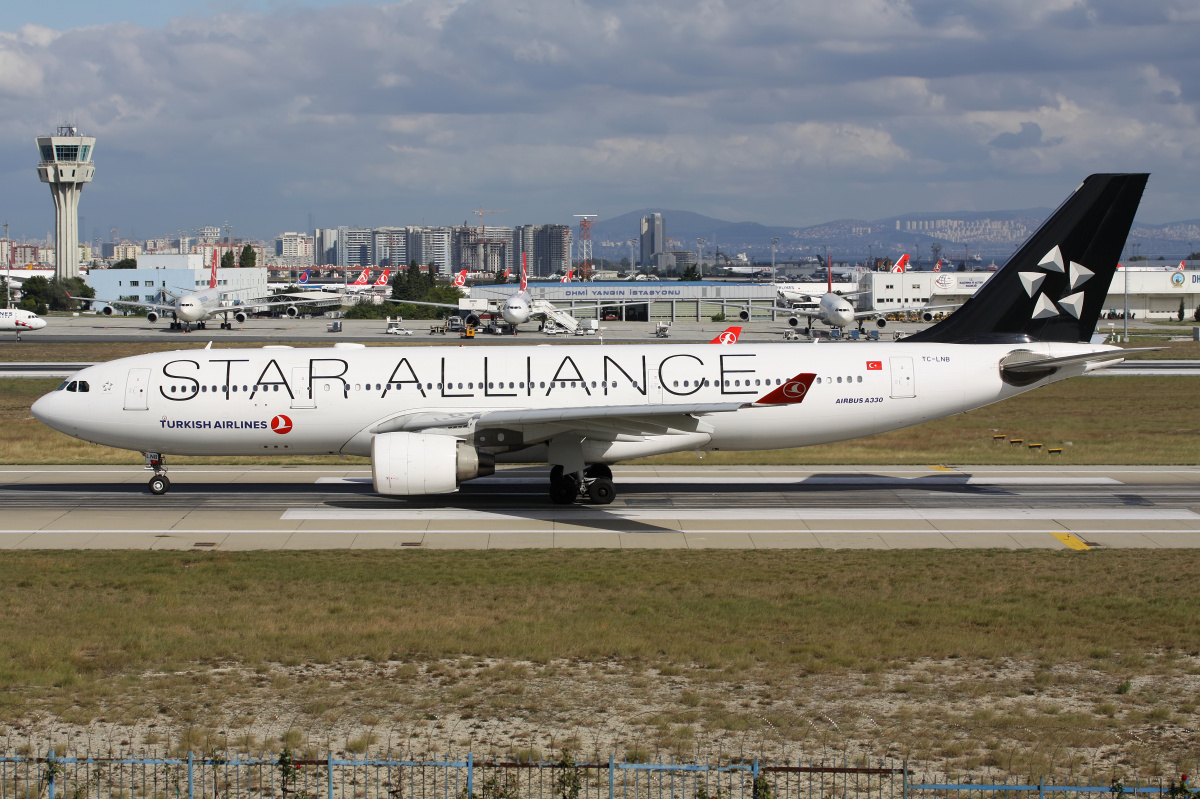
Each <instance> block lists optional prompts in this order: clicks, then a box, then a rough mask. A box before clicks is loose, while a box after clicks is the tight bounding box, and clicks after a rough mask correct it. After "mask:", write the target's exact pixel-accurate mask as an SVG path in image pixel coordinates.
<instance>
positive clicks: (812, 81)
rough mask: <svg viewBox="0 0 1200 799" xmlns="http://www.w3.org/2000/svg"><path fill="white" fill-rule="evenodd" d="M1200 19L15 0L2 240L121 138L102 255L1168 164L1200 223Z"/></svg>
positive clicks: (1007, 192)
mask: <svg viewBox="0 0 1200 799" xmlns="http://www.w3.org/2000/svg"><path fill="white" fill-rule="evenodd" d="M1197 42H1200V2H1197V0H1138V1H1137V2H1130V0H909V1H908V2H905V1H903V0H804V1H803V2H798V1H797V0H788V1H786V2H774V1H773V0H730V1H729V2H722V1H721V0H637V1H636V2H633V1H632V0H604V2H598V1H584V0H410V1H408V2H400V3H394V4H382V5H374V4H369V3H338V2H332V1H330V2H323V1H317V2H308V3H290V2H282V1H281V0H249V1H248V2H221V1H219V2H204V1H203V0H181V1H180V2H174V3H171V2H143V0H112V1H111V2H106V3H95V2H83V0H59V1H57V2H54V3H46V2H44V0H38V2H33V1H32V0H6V2H5V3H4V4H3V5H2V6H0V177H2V179H3V184H2V185H3V187H4V191H3V195H2V199H0V213H2V214H3V217H4V218H3V219H0V223H2V222H4V221H8V222H10V223H12V226H13V227H12V230H13V233H14V234H15V235H17V236H31V237H33V236H45V234H46V232H47V231H48V230H51V229H52V227H53V205H52V203H51V200H50V196H49V191H48V190H47V188H46V187H45V186H43V185H41V184H40V183H39V182H38V181H37V175H36V172H35V168H34V167H35V165H36V162H37V151H36V148H35V145H34V137H35V136H36V135H37V134H38V133H40V132H46V131H50V130H52V129H53V128H54V126H55V125H56V124H58V123H60V122H61V121H63V120H66V119H70V120H72V121H74V122H75V123H76V124H78V126H79V127H80V128H81V129H82V130H83V131H84V132H86V133H87V134H89V135H95V136H96V137H97V138H98V142H97V146H96V152H95V161H96V179H95V182H94V183H93V184H92V185H91V186H89V187H87V188H86V189H85V190H84V193H83V200H82V203H81V206H80V214H81V216H83V217H84V224H85V225H86V228H85V229H84V231H83V232H84V235H85V236H89V237H90V235H91V234H92V231H93V230H97V229H98V230H101V231H103V232H104V233H103V235H104V237H105V238H106V239H107V237H108V230H109V228H111V227H116V228H119V229H120V230H121V231H122V234H128V233H129V232H131V231H132V232H134V233H136V235H137V236H139V237H143V238H144V237H147V236H150V235H158V234H169V233H171V232H173V231H178V230H180V229H193V228H195V227H197V226H199V225H203V224H223V223H225V222H229V223H230V224H231V225H232V226H233V229H234V234H235V235H251V236H256V237H262V238H273V237H274V235H275V234H276V233H278V232H280V231H283V230H301V229H304V228H305V226H306V225H307V221H308V218H309V214H312V216H313V218H314V220H315V222H316V224H317V225H318V226H322V227H324V226H336V225H382V224H419V223H421V222H425V223H428V224H455V223H461V222H462V221H464V220H467V219H473V218H474V217H472V215H471V211H472V209H475V208H478V207H483V208H489V209H504V210H506V211H507V213H504V214H494V215H490V216H489V217H487V220H488V221H489V222H491V223H495V224H521V223H527V222H569V221H572V220H571V217H572V215H573V214H577V213H596V212H598V213H599V214H600V215H601V217H611V216H616V215H618V214H621V213H624V212H627V211H630V210H633V209H636V208H643V207H664V208H675V209H684V210H691V211H696V212H699V213H703V214H708V215H711V216H716V217H720V218H723V219H729V220H734V221H741V220H754V221H759V222H763V223H766V224H778V225H807V224H814V223H817V222H822V221H827V220H830V219H836V218H842V217H858V218H866V219H871V218H878V217H882V216H885V215H888V214H893V213H901V212H906V211H924V210H990V209H1005V208H1026V207H1032V206H1051V207H1052V206H1054V205H1057V204H1058V203H1059V202H1060V201H1061V200H1062V199H1063V198H1064V197H1065V195H1066V194H1067V192H1069V191H1070V190H1071V189H1073V188H1074V187H1075V185H1077V184H1078V182H1079V181H1080V180H1081V179H1082V178H1083V177H1084V176H1085V175H1087V174H1089V173H1091V172H1098V171H1149V172H1152V173H1153V175H1152V176H1151V180H1150V185H1149V187H1148V189H1147V193H1146V197H1145V199H1144V201H1143V204H1142V212H1141V214H1140V216H1139V219H1141V220H1142V221H1145V222H1168V221H1176V220H1182V219H1194V218H1197V217H1200V125H1198V124H1197V121H1198V120H1197V116H1198V115H1197V108H1198V103H1200V55H1198V52H1200V48H1198V46H1197Z"/></svg>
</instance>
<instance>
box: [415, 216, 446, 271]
mask: <svg viewBox="0 0 1200 799" xmlns="http://www.w3.org/2000/svg"><path fill="white" fill-rule="evenodd" d="M405 233H406V235H407V239H406V242H407V249H408V253H407V254H408V260H409V261H416V262H417V263H419V264H421V265H422V266H425V265H428V264H433V266H434V271H435V272H436V273H437V274H439V275H442V276H443V277H444V276H447V275H449V274H450V228H448V227H426V226H423V225H410V226H409V227H407V228H405Z"/></svg>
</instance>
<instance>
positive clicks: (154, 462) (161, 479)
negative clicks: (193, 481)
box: [146, 452, 171, 494]
mask: <svg viewBox="0 0 1200 799" xmlns="http://www.w3.org/2000/svg"><path fill="white" fill-rule="evenodd" d="M146 468H147V469H153V470H154V476H153V477H151V478H150V483H149V487H150V493H151V494H165V493H167V492H168V491H170V490H171V481H170V480H168V479H167V464H166V461H164V460H163V456H162V455H159V454H158V453H157V452H147V453H146Z"/></svg>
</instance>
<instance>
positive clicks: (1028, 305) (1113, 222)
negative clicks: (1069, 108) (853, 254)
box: [905, 174, 1150, 344]
mask: <svg viewBox="0 0 1200 799" xmlns="http://www.w3.org/2000/svg"><path fill="white" fill-rule="evenodd" d="M1148 177H1150V176H1149V175H1144V174H1139V175H1092V176H1091V177H1089V178H1088V179H1087V180H1085V181H1084V182H1083V185H1081V186H1080V187H1079V188H1078V189H1076V190H1075V193H1074V194H1072V195H1071V196H1070V197H1068V198H1067V201H1066V202H1064V203H1063V204H1062V205H1061V206H1059V208H1058V210H1057V211H1055V212H1054V213H1053V214H1051V215H1050V218H1049V219H1047V220H1046V221H1045V222H1043V223H1042V226H1041V227H1040V228H1038V229H1037V232H1036V233H1034V234H1033V235H1032V236H1030V237H1029V239H1028V240H1027V241H1026V242H1025V244H1024V245H1023V246H1022V247H1021V249H1019V250H1017V252H1016V254H1015V255H1013V257H1012V258H1010V259H1008V263H1006V264H1005V265H1004V267H1003V268H1002V269H1001V270H1000V271H999V272H997V273H996V274H995V275H993V276H992V278H991V280H989V281H988V282H987V283H985V284H984V285H983V287H982V288H980V289H979V291H977V292H976V293H975V295H974V296H972V297H971V298H970V299H969V300H967V301H966V303H964V304H963V306H962V307H961V308H959V309H958V310H957V311H955V312H954V313H953V314H951V315H950V317H949V318H948V319H946V320H944V321H942V322H939V323H938V324H936V325H934V326H933V327H931V328H929V329H928V330H923V331H921V332H919V333H916V334H914V335H912V336H909V337H908V338H907V339H905V340H906V341H938V342H949V343H960V344H965V343H969V342H979V343H1004V342H1027V341H1088V340H1089V339H1090V338H1091V336H1092V333H1093V332H1095V330H1096V320H1097V319H1099V318H1100V311H1101V310H1102V308H1103V306H1104V300H1105V297H1106V296H1107V294H1108V287H1109V285H1110V284H1111V283H1112V279H1113V275H1114V274H1115V273H1116V270H1117V261H1118V260H1119V259H1120V257H1121V250H1122V249H1123V248H1124V246H1125V238H1126V237H1127V236H1128V235H1129V228H1130V227H1131V226H1132V225H1133V216H1134V214H1136V213H1137V208H1138V203H1139V202H1141V199H1142V190H1143V189H1145V187H1146V179H1147V178H1148Z"/></svg>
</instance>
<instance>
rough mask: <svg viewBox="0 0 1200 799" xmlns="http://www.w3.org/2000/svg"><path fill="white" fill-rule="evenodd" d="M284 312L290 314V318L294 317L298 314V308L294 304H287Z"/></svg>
mask: <svg viewBox="0 0 1200 799" xmlns="http://www.w3.org/2000/svg"><path fill="white" fill-rule="evenodd" d="M285 313H287V315H288V316H290V317H291V318H293V319H295V318H296V317H297V316H299V315H300V309H299V308H297V307H296V306H295V305H289V306H288V307H287V311H285Z"/></svg>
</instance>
